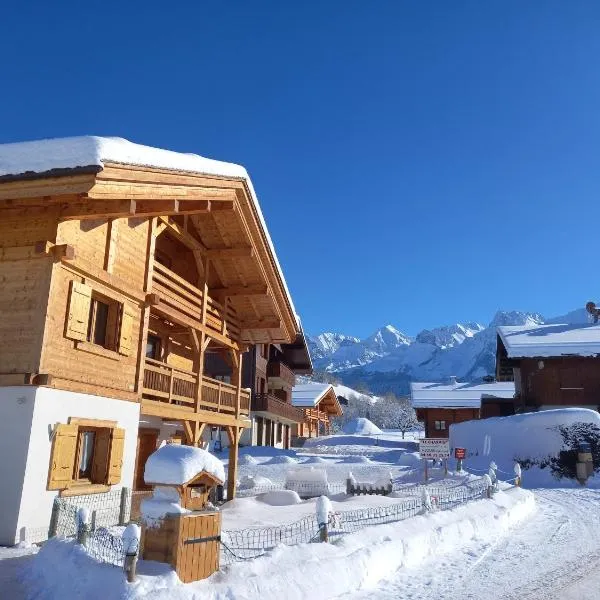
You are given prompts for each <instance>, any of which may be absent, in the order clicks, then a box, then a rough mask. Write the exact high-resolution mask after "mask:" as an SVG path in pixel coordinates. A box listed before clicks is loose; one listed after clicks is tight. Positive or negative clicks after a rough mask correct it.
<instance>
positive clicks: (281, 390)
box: [242, 333, 312, 448]
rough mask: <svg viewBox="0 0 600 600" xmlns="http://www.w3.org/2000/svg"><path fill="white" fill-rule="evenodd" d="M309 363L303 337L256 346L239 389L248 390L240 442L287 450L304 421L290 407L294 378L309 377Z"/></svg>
mask: <svg viewBox="0 0 600 600" xmlns="http://www.w3.org/2000/svg"><path fill="white" fill-rule="evenodd" d="M311 373H312V362H311V358H310V353H309V351H308V347H307V345H306V340H305V338H304V333H300V334H298V336H297V338H296V340H295V341H294V343H292V344H257V345H256V346H253V347H252V348H251V349H250V351H249V352H248V355H247V360H245V361H244V370H243V376H242V381H243V385H244V386H245V387H247V388H250V389H251V390H252V399H251V403H250V409H251V410H250V419H251V421H252V426H251V428H250V429H249V430H246V431H245V432H244V436H243V438H242V442H247V443H248V444H251V445H253V446H274V447H277V448H289V447H290V445H291V439H292V433H293V431H295V430H296V429H297V426H298V424H300V423H301V422H302V421H303V419H304V413H303V411H302V410H301V409H300V408H296V407H295V406H293V405H292V388H293V387H294V385H295V383H296V375H310V374H311Z"/></svg>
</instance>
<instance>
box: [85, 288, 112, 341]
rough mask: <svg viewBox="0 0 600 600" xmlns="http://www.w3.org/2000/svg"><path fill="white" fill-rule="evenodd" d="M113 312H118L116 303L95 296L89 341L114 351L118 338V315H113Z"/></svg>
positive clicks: (93, 297)
mask: <svg viewBox="0 0 600 600" xmlns="http://www.w3.org/2000/svg"><path fill="white" fill-rule="evenodd" d="M111 311H114V312H116V311H118V306H117V303H116V302H110V300H105V299H104V298H103V299H102V300H101V299H100V298H99V297H97V296H95V295H93V296H92V302H91V310H90V320H89V323H88V332H87V341H88V342H92V344H97V345H98V346H103V347H104V348H109V349H111V350H112V349H113V346H114V344H115V340H116V338H117V336H116V322H117V319H116V314H114V315H111ZM109 318H110V325H109Z"/></svg>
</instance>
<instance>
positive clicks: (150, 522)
mask: <svg viewBox="0 0 600 600" xmlns="http://www.w3.org/2000/svg"><path fill="white" fill-rule="evenodd" d="M189 512H190V511H189V510H188V509H187V508H183V506H181V500H180V497H179V492H178V491H177V490H176V489H175V488H171V487H162V486H159V485H157V486H155V487H154V490H153V491H152V496H150V498H144V499H143V500H142V503H141V505H140V513H141V515H142V520H143V521H144V523H145V524H146V525H147V526H148V527H155V526H157V525H159V524H160V521H161V519H163V518H164V517H165V516H166V515H177V514H186V513H189Z"/></svg>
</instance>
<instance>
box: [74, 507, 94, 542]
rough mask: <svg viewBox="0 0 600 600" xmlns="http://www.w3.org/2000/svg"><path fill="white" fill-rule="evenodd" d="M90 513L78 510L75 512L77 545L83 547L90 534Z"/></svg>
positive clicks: (85, 509) (86, 510)
mask: <svg viewBox="0 0 600 600" xmlns="http://www.w3.org/2000/svg"><path fill="white" fill-rule="evenodd" d="M90 529H91V528H90V511H89V510H88V509H87V508H80V509H79V510H78V511H77V543H78V544H81V545H82V546H85V545H86V544H87V540H88V536H89V534H90Z"/></svg>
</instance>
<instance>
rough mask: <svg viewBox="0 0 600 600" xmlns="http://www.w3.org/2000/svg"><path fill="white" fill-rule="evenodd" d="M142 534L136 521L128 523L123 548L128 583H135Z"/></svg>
mask: <svg viewBox="0 0 600 600" xmlns="http://www.w3.org/2000/svg"><path fill="white" fill-rule="evenodd" d="M140 535H141V529H140V526H139V525H136V524H135V523H130V524H129V525H127V527H126V528H125V531H123V534H122V539H123V549H124V550H125V559H124V560H123V571H125V575H126V577H127V583H133V582H134V581H135V580H136V569H137V561H138V554H139V551H140Z"/></svg>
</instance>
